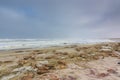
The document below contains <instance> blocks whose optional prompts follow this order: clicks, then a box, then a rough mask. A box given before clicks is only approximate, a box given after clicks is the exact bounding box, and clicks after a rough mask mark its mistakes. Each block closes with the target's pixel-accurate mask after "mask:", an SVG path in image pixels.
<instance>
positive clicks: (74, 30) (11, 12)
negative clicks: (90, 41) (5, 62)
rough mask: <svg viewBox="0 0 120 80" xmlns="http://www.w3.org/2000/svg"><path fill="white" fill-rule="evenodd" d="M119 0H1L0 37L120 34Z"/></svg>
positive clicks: (66, 36) (64, 36) (79, 36)
mask: <svg viewBox="0 0 120 80" xmlns="http://www.w3.org/2000/svg"><path fill="white" fill-rule="evenodd" d="M119 8H120V0H7V1H6V0H0V38H47V39H51V38H109V37H110V38H111V37H120V32H119V30H120V9H119Z"/></svg>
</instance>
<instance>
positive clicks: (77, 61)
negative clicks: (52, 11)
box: [0, 42, 120, 80]
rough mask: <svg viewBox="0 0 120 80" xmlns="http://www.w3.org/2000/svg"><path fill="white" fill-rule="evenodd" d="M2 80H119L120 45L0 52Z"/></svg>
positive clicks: (91, 45)
mask: <svg viewBox="0 0 120 80" xmlns="http://www.w3.org/2000/svg"><path fill="white" fill-rule="evenodd" d="M0 80H120V43H119V42H116V43H101V44H89V45H87V44H86V45H85V44H84V45H80V44H74V45H66V46H58V47H48V48H36V49H20V50H19V49H18V50H9V51H0Z"/></svg>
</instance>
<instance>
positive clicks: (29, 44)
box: [0, 39, 112, 50]
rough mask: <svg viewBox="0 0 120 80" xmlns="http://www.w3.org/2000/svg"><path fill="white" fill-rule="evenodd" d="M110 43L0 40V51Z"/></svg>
mask: <svg viewBox="0 0 120 80" xmlns="http://www.w3.org/2000/svg"><path fill="white" fill-rule="evenodd" d="M100 42H112V41H111V40H108V39H78V40H47V39H44V40H42V39H0V50H10V49H21V48H37V47H48V46H60V45H65V44H74V43H80V44H88V43H100Z"/></svg>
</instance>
